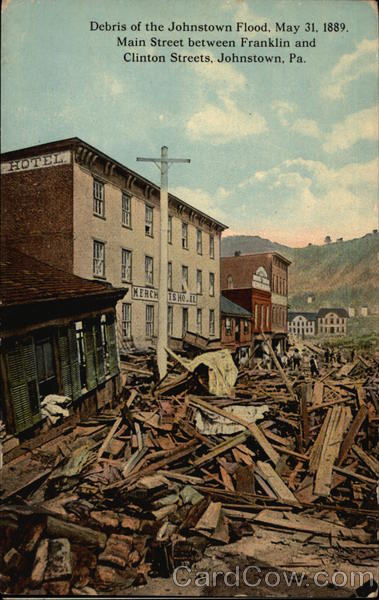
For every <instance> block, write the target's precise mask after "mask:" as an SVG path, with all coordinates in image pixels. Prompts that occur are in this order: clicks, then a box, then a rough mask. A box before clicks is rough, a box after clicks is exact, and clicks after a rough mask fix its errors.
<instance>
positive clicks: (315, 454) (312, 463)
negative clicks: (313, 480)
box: [309, 410, 332, 473]
mask: <svg viewBox="0 0 379 600" xmlns="http://www.w3.org/2000/svg"><path fill="white" fill-rule="evenodd" d="M331 414H332V411H331V410H329V411H328V412H327V413H326V416H325V418H324V421H323V423H322V425H321V429H320V431H319V432H318V436H317V438H316V441H315V443H314V444H313V447H312V450H311V452H310V455H309V472H310V473H314V472H315V471H317V469H318V465H319V462H320V456H321V451H322V446H323V443H324V440H325V434H326V431H327V429H328V425H329V421H330V415H331Z"/></svg>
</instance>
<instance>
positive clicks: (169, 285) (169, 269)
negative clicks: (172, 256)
mask: <svg viewBox="0 0 379 600" xmlns="http://www.w3.org/2000/svg"><path fill="white" fill-rule="evenodd" d="M167 289H168V290H172V262H169V263H168V264H167Z"/></svg>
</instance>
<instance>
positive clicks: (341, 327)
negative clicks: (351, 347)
mask: <svg viewBox="0 0 379 600" xmlns="http://www.w3.org/2000/svg"><path fill="white" fill-rule="evenodd" d="M347 319H348V313H347V311H346V310H345V309H344V308H320V310H319V311H318V314H317V331H318V333H319V334H321V335H345V334H346V333H347Z"/></svg>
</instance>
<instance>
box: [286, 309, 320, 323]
mask: <svg viewBox="0 0 379 600" xmlns="http://www.w3.org/2000/svg"><path fill="white" fill-rule="evenodd" d="M295 317H304V318H305V319H307V320H308V321H315V320H316V319H317V313H315V312H304V311H289V313H288V320H289V321H292V320H293V319H294V318H295Z"/></svg>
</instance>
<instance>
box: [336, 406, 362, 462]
mask: <svg viewBox="0 0 379 600" xmlns="http://www.w3.org/2000/svg"><path fill="white" fill-rule="evenodd" d="M366 417H367V406H366V405H364V406H361V407H360V409H359V410H358V412H357V414H356V415H355V417H354V420H353V422H352V424H351V426H350V429H349V431H348V433H347V435H346V437H345V439H344V441H343V444H342V446H341V450H340V453H339V456H338V460H337V466H339V467H340V466H341V465H342V463H343V461H344V460H345V458H346V457H347V455H348V453H349V450H350V448H351V446H352V445H353V444H354V440H355V436H356V435H357V433H358V431H359V430H360V428H361V427H362V424H363V422H364V420H365V419H366Z"/></svg>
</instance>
